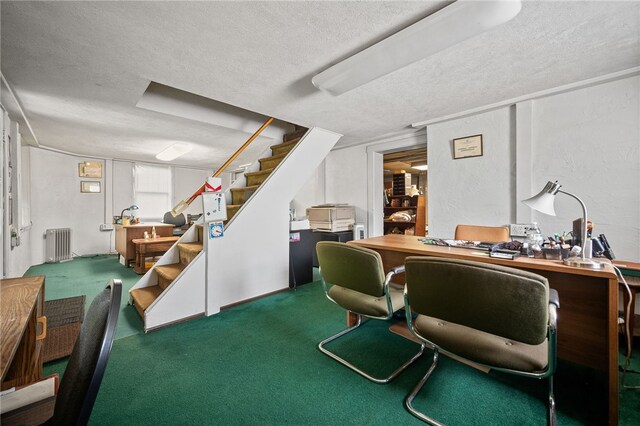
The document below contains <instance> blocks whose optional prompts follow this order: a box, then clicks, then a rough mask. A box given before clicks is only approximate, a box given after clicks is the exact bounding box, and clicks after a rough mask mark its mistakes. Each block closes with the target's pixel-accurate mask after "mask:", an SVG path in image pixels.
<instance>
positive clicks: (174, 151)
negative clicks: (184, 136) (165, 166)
mask: <svg viewBox="0 0 640 426" xmlns="http://www.w3.org/2000/svg"><path fill="white" fill-rule="evenodd" d="M191 149H192V147H191V145H188V144H186V143H174V144H173V145H171V146H170V147H169V148H167V149H165V150H164V151H162V152H160V153H159V154H158V155H156V158H157V159H158V160H162V161H171V160H175V159H176V158H178V157H180V156H181V155H184V154H186V153H187V152H189V151H191Z"/></svg>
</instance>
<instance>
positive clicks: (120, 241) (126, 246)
mask: <svg viewBox="0 0 640 426" xmlns="http://www.w3.org/2000/svg"><path fill="white" fill-rule="evenodd" d="M115 227H116V236H115V239H116V251H117V252H118V253H119V254H120V255H121V256H122V257H123V258H124V265H125V266H126V267H129V264H130V263H131V261H132V260H135V258H136V249H135V246H134V245H133V242H132V240H134V239H136V238H142V237H143V236H144V233H145V232H148V233H149V235H151V230H152V229H153V228H154V227H155V228H156V235H158V236H159V237H170V236H172V235H173V225H171V224H169V223H159V222H147V223H136V224H135V225H115Z"/></svg>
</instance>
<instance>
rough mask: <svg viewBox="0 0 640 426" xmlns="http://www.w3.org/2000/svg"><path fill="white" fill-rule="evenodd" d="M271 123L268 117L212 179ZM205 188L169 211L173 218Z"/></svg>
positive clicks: (201, 187) (271, 119)
mask: <svg viewBox="0 0 640 426" xmlns="http://www.w3.org/2000/svg"><path fill="white" fill-rule="evenodd" d="M272 121H273V117H269V118H268V119H267V121H265V122H264V124H263V125H262V126H260V128H259V129H258V130H256V132H255V133H254V134H253V135H251V137H250V138H249V139H247V141H246V142H245V143H244V144H243V145H242V146H241V147H240V148H238V150H237V151H236V152H235V153H234V154H233V155H232V156H231V157H229V159H228V160H227V161H226V162H225V163H224V164H223V165H222V166H221V167H220V168H219V169H218V170H217V171H216V172H215V173H214V174H213V176H212V177H218V176H219V175H220V174H221V173H222V172H223V171H224V170H225V169H226V168H227V167H229V165H230V164H231V163H232V162H233V160H235V159H236V158H237V157H238V155H240V154H241V153H242V151H244V150H245V148H246V147H248V146H249V145H250V144H251V142H253V141H254V140H255V139H256V138H257V137H258V135H260V133H262V131H263V130H264V129H266V128H267V126H268V125H269V124H271V122H272ZM205 187H206V182H205V183H203V184H202V186H200V188H198V189H196V191H195V192H194V193H193V194H192V195H191V197H189V198H188V199H186V200H182V201H180V202H179V203H178V204H176V205H175V207H174V208H173V209H171V214H172V215H173V216H174V217H175V216H178V215H179V214H180V213H182V212H184V211H185V210H186V209H187V207H189V205H190V204H191V203H192V202H193V200H195V199H196V198H198V195H200V194H202V193H203V192H204V189H205Z"/></svg>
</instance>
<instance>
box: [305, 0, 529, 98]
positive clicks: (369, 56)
mask: <svg viewBox="0 0 640 426" xmlns="http://www.w3.org/2000/svg"><path fill="white" fill-rule="evenodd" d="M521 8H522V4H521V3H520V0H508V1H465V0H458V1H456V2H455V3H453V4H451V5H449V6H447V7H445V8H443V9H441V10H439V11H437V12H436V13H434V14H432V15H429V16H427V17H426V18H424V19H423V20H421V21H418V22H416V23H415V24H413V25H411V26H409V27H407V28H405V29H403V30H401V31H399V32H397V33H395V34H393V35H391V36H389V37H387V38H385V39H384V40H382V41H381V42H379V43H376V44H374V45H373V46H371V47H369V48H367V49H365V50H363V51H361V52H359V53H356V54H355V55H353V56H351V57H349V58H347V59H345V60H344V61H342V62H339V63H337V64H335V65H334V66H332V67H331V68H329V69H327V70H325V71H323V72H321V73H320V74H317V75H316V76H314V77H313V78H312V79H311V82H312V83H313V85H314V86H316V87H317V88H318V89H320V90H324V91H326V92H329V93H330V94H332V95H334V96H338V95H341V94H343V93H345V92H348V91H349V90H352V89H355V88H356V87H359V86H362V85H363V84H365V83H369V82H370V81H373V80H375V79H377V78H380V77H382V76H385V75H387V74H389V73H391V72H393V71H396V70H398V69H400V68H404V67H406V66H407V65H410V64H412V63H414V62H417V61H419V60H421V59H424V58H426V57H428V56H430V55H433V54H434V53H437V52H439V51H441V50H444V49H446V48H447V47H450V46H453V45H454V44H457V43H460V42H462V41H464V40H466V39H468V38H471V37H474V36H476V35H478V34H480V33H482V32H484V31H487V30H489V29H491V28H493V27H496V26H498V25H501V24H504V23H505V22H507V21H509V20H510V19H512V18H514V17H515V16H516V15H517V14H518V13H519V12H520V9H521Z"/></svg>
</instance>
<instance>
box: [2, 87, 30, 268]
mask: <svg viewBox="0 0 640 426" xmlns="http://www.w3.org/2000/svg"><path fill="white" fill-rule="evenodd" d="M3 87H4V86H3ZM0 111H2V117H1V118H0V130H1V131H2V132H3V138H2V150H1V151H0V153H1V156H2V160H1V161H2V167H0V183H1V184H0V190H1V191H2V192H3V194H2V204H1V205H0V206H1V207H0V212H1V215H2V226H1V228H2V232H1V235H2V261H1V262H2V268H0V276H2V277H20V276H22V275H23V274H24V272H25V271H26V270H27V269H28V268H29V266H31V264H30V259H29V250H30V234H31V229H30V226H29V198H30V195H29V190H28V185H29V169H30V167H29V151H28V148H26V147H22V143H21V135H20V128H19V125H18V123H17V122H16V121H13V120H11V118H10V117H9V114H8V113H7V112H6V111H5V110H4V107H2V108H1V109H0ZM10 141H11V142H10ZM9 143H11V144H13V148H12V149H14V150H16V151H15V153H16V154H17V156H16V157H15V158H14V165H13V169H12V170H11V173H12V174H13V177H14V182H13V183H10V181H11V179H10V177H9V168H8V164H9ZM15 161H17V164H16V163H15ZM16 177H17V179H15V178H16ZM10 185H12V186H13V188H12V192H13V195H14V200H17V203H18V204H14V209H13V223H12V224H10V223H9V213H10V212H9V211H8V210H7V209H8V208H10V206H9V203H8V202H7V198H8V197H7V194H8V192H9V186H10ZM12 232H14V233H16V235H17V239H16V241H17V245H15V246H13V247H12V243H11V241H12V239H11V235H12Z"/></svg>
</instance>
